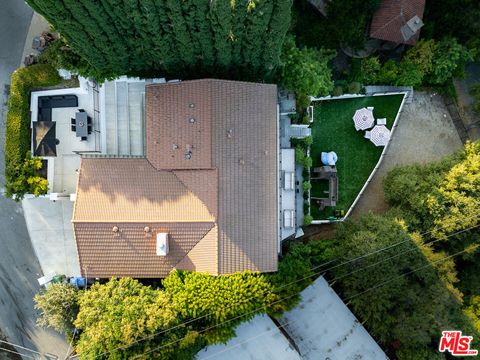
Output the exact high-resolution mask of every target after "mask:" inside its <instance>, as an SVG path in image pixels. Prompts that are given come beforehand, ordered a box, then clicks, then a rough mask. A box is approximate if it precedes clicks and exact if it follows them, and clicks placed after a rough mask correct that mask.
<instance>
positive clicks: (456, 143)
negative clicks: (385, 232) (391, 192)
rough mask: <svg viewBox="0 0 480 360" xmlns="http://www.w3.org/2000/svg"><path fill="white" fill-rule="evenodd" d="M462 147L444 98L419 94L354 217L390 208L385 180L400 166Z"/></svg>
mask: <svg viewBox="0 0 480 360" xmlns="http://www.w3.org/2000/svg"><path fill="white" fill-rule="evenodd" d="M461 147H462V142H461V140H460V136H459V135H458V132H457V130H456V128H455V126H454V125H453V122H452V118H451V117H450V114H449V112H448V110H447V108H446V106H445V104H444V102H443V100H442V98H441V96H439V95H433V94H430V93H422V92H417V93H415V96H414V100H413V103H411V104H405V106H404V108H403V112H402V114H401V115H400V119H399V121H398V127H397V129H396V130H395V135H394V137H393V138H392V140H391V144H390V147H389V149H388V152H387V154H386V156H385V158H384V160H383V162H382V164H381V165H380V168H379V169H378V171H377V173H376V174H375V176H374V177H373V179H372V182H371V183H370V184H369V186H368V187H367V189H366V191H365V192H364V194H363V196H362V197H361V198H360V200H359V201H358V203H357V205H356V206H355V208H354V210H353V212H352V216H353V217H358V216H360V215H362V214H365V213H368V212H369V211H371V212H374V213H383V212H385V211H386V210H387V209H388V207H387V204H386V203H385V198H384V196H383V188H382V180H383V178H384V176H385V175H386V174H387V173H388V171H389V170H390V169H392V168H393V167H395V166H396V165H408V164H414V163H425V162H429V161H434V160H439V159H441V158H442V157H444V156H445V155H448V154H451V153H452V152H454V151H455V150H457V149H459V148H461Z"/></svg>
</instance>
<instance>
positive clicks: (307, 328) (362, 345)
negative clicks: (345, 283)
mask: <svg viewBox="0 0 480 360" xmlns="http://www.w3.org/2000/svg"><path fill="white" fill-rule="evenodd" d="M301 296H302V300H301V302H300V304H298V305H297V306H296V307H295V308H294V309H293V310H291V311H289V312H287V313H286V314H285V315H284V316H283V317H282V318H281V319H280V323H281V324H283V325H284V328H285V330H286V331H287V333H288V334H289V335H290V336H291V338H292V339H293V340H294V341H295V344H296V345H297V346H298V349H299V351H300V353H301V355H302V358H303V359H305V360H318V359H330V360H345V359H368V360H388V357H387V356H386V355H385V353H384V352H383V350H382V349H381V348H380V346H379V345H378V344H377V343H376V342H375V340H374V339H373V338H372V337H371V336H370V334H369V333H368V332H367V330H365V328H364V327H363V326H362V324H360V322H359V321H358V320H357V318H356V317H355V315H353V314H352V312H351V311H350V310H349V309H348V308H347V306H346V305H345V304H344V303H343V301H342V299H340V297H339V296H338V295H337V294H336V293H335V291H333V289H332V288H331V287H330V286H329V285H328V283H327V281H326V280H325V279H324V278H323V277H320V278H318V279H317V280H315V282H314V283H313V284H312V285H310V286H309V287H307V288H306V289H305V290H303V291H302V293H301Z"/></svg>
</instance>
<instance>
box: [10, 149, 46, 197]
mask: <svg viewBox="0 0 480 360" xmlns="http://www.w3.org/2000/svg"><path fill="white" fill-rule="evenodd" d="M41 168H42V159H41V158H39V157H33V158H32V157H31V155H30V152H27V156H26V157H25V160H24V162H23V163H20V164H18V165H17V166H16V167H15V169H14V173H15V177H14V178H13V179H10V181H8V182H7V183H6V184H5V194H6V195H7V196H8V197H11V198H15V200H16V201H20V200H22V199H23V197H24V196H25V194H33V195H35V196H39V195H44V194H46V193H47V191H48V181H47V180H46V179H44V178H43V177H41V176H38V175H37V172H38V170H40V169H41Z"/></svg>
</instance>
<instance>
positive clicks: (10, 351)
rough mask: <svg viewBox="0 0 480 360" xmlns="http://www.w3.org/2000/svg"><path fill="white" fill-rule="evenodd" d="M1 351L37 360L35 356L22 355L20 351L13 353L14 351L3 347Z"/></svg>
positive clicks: (0, 348)
mask: <svg viewBox="0 0 480 360" xmlns="http://www.w3.org/2000/svg"><path fill="white" fill-rule="evenodd" d="M0 350H3V351H7V352H9V353H12V354H17V355H20V356H25V357H27V358H30V359H34V360H35V359H36V358H35V357H33V356H30V355H27V354H22V353H19V352H18V351H13V350H10V349H6V348H3V347H0Z"/></svg>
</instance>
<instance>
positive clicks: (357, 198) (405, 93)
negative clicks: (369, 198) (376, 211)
mask: <svg viewBox="0 0 480 360" xmlns="http://www.w3.org/2000/svg"><path fill="white" fill-rule="evenodd" d="M389 95H403V98H402V102H401V103H400V107H399V109H398V112H397V116H395V120H394V122H393V125H392V129H391V138H390V140H389V141H388V143H387V145H386V146H385V147H384V148H383V151H382V153H381V155H380V158H379V159H378V162H377V164H376V165H375V167H374V168H373V170H372V173H371V174H370V176H369V177H368V179H367V181H366V182H365V184H363V187H362V189H361V190H360V192H359V193H358V195H357V197H356V198H355V200H354V201H353V203H352V205H351V206H350V208H349V209H348V211H347V213H346V214H345V216H344V217H343V218H341V219H338V220H333V221H331V220H313V221H312V224H328V223H331V222H337V221H344V220H345V219H346V218H347V217H348V216H349V215H350V213H351V212H352V211H353V208H354V207H355V205H356V204H357V202H358V200H360V198H361V196H362V195H363V193H364V191H365V189H366V188H367V185H368V184H369V183H370V182H371V181H372V178H373V176H374V175H375V173H376V172H377V170H378V168H379V167H380V164H381V163H382V161H383V158H384V157H385V155H386V153H387V150H388V147H389V146H390V141H391V139H392V138H393V135H394V133H395V129H396V128H397V126H398V119H399V117H400V113H401V112H402V109H403V105H404V103H405V99H406V98H407V95H408V92H406V91H400V92H392V93H385V94H375V95H373V96H389ZM344 96H345V95H342V96H336V97H329V96H327V97H324V98H313V100H312V101H320V100H334V99H347V98H348V97H344ZM347 96H350V97H352V98H353V97H369V96H372V95H359V96H354V95H347ZM340 191H341V189H340Z"/></svg>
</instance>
